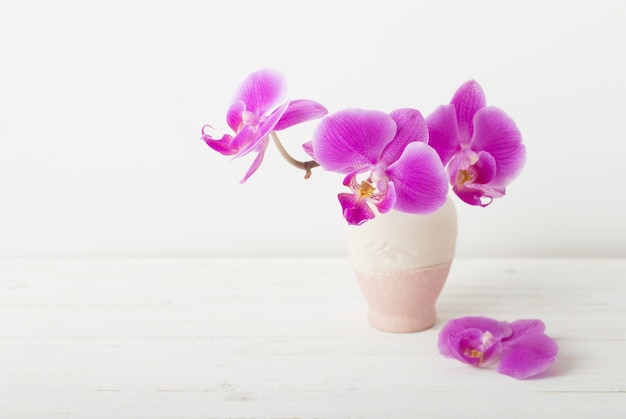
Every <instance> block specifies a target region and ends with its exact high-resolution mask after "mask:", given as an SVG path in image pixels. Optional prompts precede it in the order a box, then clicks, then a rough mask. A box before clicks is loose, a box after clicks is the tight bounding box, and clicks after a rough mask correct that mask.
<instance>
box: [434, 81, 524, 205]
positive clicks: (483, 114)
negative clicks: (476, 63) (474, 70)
mask: <svg viewBox="0 0 626 419" xmlns="http://www.w3.org/2000/svg"><path fill="white" fill-rule="evenodd" d="M426 121H427V124H428V131H429V144H430V145H431V146H432V147H433V148H434V149H435V150H437V153H438V154H439V156H440V157H441V160H442V162H443V164H444V165H447V169H448V175H449V179H450V184H451V185H452V189H453V191H454V192H455V193H456V194H457V195H458V197H459V198H461V199H462V200H463V201H464V202H466V203H468V204H470V205H480V206H482V207H485V206H487V205H489V204H490V203H491V202H492V201H493V199H494V198H499V197H502V196H504V194H505V187H506V186H507V185H508V184H509V183H510V182H511V181H512V180H513V179H514V178H515V177H516V176H517V175H518V174H519V172H520V171H521V169H522V167H523V166H524V162H525V158H526V151H525V147H524V145H523V144H522V143H521V141H522V137H521V134H520V132H519V130H518V129H517V127H516V126H515V123H514V122H513V120H512V119H511V118H510V117H509V116H508V115H507V114H506V113H504V112H503V111H502V110H500V109H499V108H496V107H492V106H486V100H485V94H484V93H483V90H482V88H481V87H480V85H479V84H478V83H477V82H475V81H473V80H470V81H468V82H466V83H464V84H463V85H462V86H461V87H460V88H459V89H458V90H457V91H456V93H455V94H454V97H453V98H452V101H451V102H450V104H449V105H444V106H440V107H439V108H437V109H436V110H435V111H434V112H433V113H432V114H431V115H430V116H428V117H427V118H426Z"/></svg>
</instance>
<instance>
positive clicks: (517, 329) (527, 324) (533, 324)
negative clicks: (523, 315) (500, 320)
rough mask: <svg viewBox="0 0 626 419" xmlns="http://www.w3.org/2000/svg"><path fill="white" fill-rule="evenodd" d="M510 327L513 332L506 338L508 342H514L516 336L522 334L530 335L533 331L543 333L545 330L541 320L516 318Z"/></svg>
mask: <svg viewBox="0 0 626 419" xmlns="http://www.w3.org/2000/svg"><path fill="white" fill-rule="evenodd" d="M511 327H512V328H513V334H511V336H510V337H509V338H508V339H507V342H508V343H512V342H514V341H515V340H516V339H517V338H519V337H522V336H524V335H530V334H534V333H544V332H545V330H546V325H545V324H544V323H543V322H542V321H541V320H535V319H533V320H527V319H522V320H516V321H514V322H513V323H511Z"/></svg>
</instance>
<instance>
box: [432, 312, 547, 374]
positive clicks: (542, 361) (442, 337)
mask: <svg viewBox="0 0 626 419" xmlns="http://www.w3.org/2000/svg"><path fill="white" fill-rule="evenodd" d="M544 331H545V325H544V324H543V322H542V321H541V320H517V321H514V322H513V323H507V322H501V321H497V320H493V319H490V318H487V317H462V318H458V319H454V320H450V321H449V322H448V323H447V324H446V325H445V326H444V327H443V329H441V332H439V341H438V347H439V352H440V353H441V354H442V355H444V356H446V357H448V358H455V359H457V360H459V361H461V362H464V363H466V364H469V365H472V366H474V367H486V366H488V365H492V364H495V363H498V366H497V369H496V370H497V372H499V373H501V374H505V375H508V376H511V377H513V378H517V379H520V380H521V379H525V378H529V377H532V376H535V375H537V374H539V373H541V372H543V371H545V370H546V369H548V368H549V367H550V365H552V363H554V361H555V359H556V355H557V353H558V350H559V348H558V346H557V344H556V342H555V341H554V340H553V339H552V338H550V337H549V336H547V335H546V334H545V333H544Z"/></svg>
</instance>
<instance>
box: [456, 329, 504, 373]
mask: <svg viewBox="0 0 626 419" xmlns="http://www.w3.org/2000/svg"><path fill="white" fill-rule="evenodd" d="M495 340H496V339H495V337H494V336H493V334H492V333H491V332H490V331H488V330H486V331H485V332H484V333H483V335H482V337H481V339H480V341H479V342H475V344H474V345H472V346H470V347H469V348H467V349H465V351H463V354H464V355H465V356H466V357H468V358H473V359H478V365H479V366H480V365H481V364H482V363H483V361H484V360H485V352H487V350H488V349H489V348H491V346H493V344H494V343H495Z"/></svg>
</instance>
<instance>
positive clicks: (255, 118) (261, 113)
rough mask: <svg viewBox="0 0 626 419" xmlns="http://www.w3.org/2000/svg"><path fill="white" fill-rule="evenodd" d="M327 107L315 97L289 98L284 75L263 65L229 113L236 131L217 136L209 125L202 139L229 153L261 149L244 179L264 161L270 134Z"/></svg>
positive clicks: (242, 88)
mask: <svg viewBox="0 0 626 419" xmlns="http://www.w3.org/2000/svg"><path fill="white" fill-rule="evenodd" d="M327 113H328V111H327V110H326V108H325V107H324V106H322V105H321V104H319V103H317V102H314V101H312V100H305V99H300V100H293V101H289V100H287V99H286V84H285V81H284V78H283V76H282V75H281V74H280V73H278V72H277V71H275V70H272V69H263V70H259V71H257V72H255V73H252V74H250V75H249V76H248V77H247V78H246V79H245V80H244V81H243V83H242V84H241V85H240V86H239V89H238V90H237V93H236V94H235V98H234V100H233V102H232V104H231V106H230V108H229V109H228V112H227V114H226V122H227V123H228V125H229V126H230V128H232V130H233V131H234V132H235V135H234V136H233V135H230V134H224V135H223V136H222V138H220V139H214V138H213V137H211V135H209V134H207V133H206V129H207V128H211V126H210V125H205V126H204V127H202V139H203V140H204V141H205V142H206V143H207V145H208V146H209V147H211V148H212V149H214V150H216V151H218V152H219V153H221V154H223V155H227V156H234V157H242V156H245V155H246V154H248V153H250V152H253V151H254V152H256V153H258V154H257V156H256V158H255V159H254V161H253V163H252V165H251V166H250V168H249V169H248V171H247V173H246V174H245V176H244V178H243V179H242V181H241V182H242V183H243V182H245V181H246V180H247V179H248V178H249V177H250V176H251V175H252V174H253V173H254V172H255V171H256V170H257V169H258V168H259V166H260V165H261V162H262V161H263V156H264V154H265V150H266V149H267V145H268V144H269V134H270V133H271V132H272V131H279V130H283V129H285V128H289V127H291V126H293V125H296V124H299V123H302V122H306V121H309V120H312V119H316V118H320V117H322V116H324V115H325V114H327Z"/></svg>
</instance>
